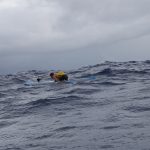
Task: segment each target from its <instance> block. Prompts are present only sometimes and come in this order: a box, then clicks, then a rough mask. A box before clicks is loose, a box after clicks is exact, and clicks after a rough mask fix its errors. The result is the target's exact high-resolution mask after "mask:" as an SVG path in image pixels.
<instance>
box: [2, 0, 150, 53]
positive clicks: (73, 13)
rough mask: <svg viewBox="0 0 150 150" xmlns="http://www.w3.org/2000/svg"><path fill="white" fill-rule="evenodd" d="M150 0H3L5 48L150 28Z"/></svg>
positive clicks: (52, 46)
mask: <svg viewBox="0 0 150 150" xmlns="http://www.w3.org/2000/svg"><path fill="white" fill-rule="evenodd" d="M149 5H150V1H149V0H142V1H140V0H138V1H137V0H126V1H121V0H113V1H112V0H105V1H104V0H86V1H80V0H63V1H62V0H51V1H48V0H42V1H41V0H24V1H21V0H1V1H0V25H1V28H0V52H2V51H3V53H7V51H9V52H11V51H17V52H19V51H20V52H25V51H26V52H28V51H40V50H41V49H42V50H43V51H60V50H74V49H79V48H80V49H81V48H82V47H87V46H90V45H94V44H96V45H99V46H101V45H109V44H111V43H113V42H118V41H121V40H128V39H132V38H137V37H140V36H144V35H147V34H150V29H149V26H150V20H149V18H150V10H149V7H148V6H149Z"/></svg>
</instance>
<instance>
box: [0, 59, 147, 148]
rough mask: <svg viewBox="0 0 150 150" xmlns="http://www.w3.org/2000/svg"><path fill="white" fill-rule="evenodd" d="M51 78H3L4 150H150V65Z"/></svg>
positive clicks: (103, 67) (0, 144)
mask: <svg viewBox="0 0 150 150" xmlns="http://www.w3.org/2000/svg"><path fill="white" fill-rule="evenodd" d="M48 73H49V72H48V71H35V70H33V71H28V72H20V73H17V74H13V75H11V74H9V75H3V76H0V150H150V61H145V62H135V61H132V62H124V63H116V62H105V63H103V64H97V65H95V66H87V67H82V68H80V69H78V70H72V71H70V72H67V73H68V75H69V78H70V81H69V82H65V83H55V82H51V80H50V79H49V77H48ZM38 76H40V77H42V78H43V80H42V81H41V82H40V83H37V82H36V78H37V77H38Z"/></svg>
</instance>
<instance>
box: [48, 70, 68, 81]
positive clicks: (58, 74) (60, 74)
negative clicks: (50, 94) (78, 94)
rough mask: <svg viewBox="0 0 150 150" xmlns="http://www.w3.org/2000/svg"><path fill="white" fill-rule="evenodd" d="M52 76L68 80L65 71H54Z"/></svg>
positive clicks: (56, 79)
mask: <svg viewBox="0 0 150 150" xmlns="http://www.w3.org/2000/svg"><path fill="white" fill-rule="evenodd" d="M50 77H51V78H52V79H53V80H54V81H55V82H57V81H68V75H67V74H65V73H64V72H63V71H60V72H56V73H54V72H52V73H50Z"/></svg>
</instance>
